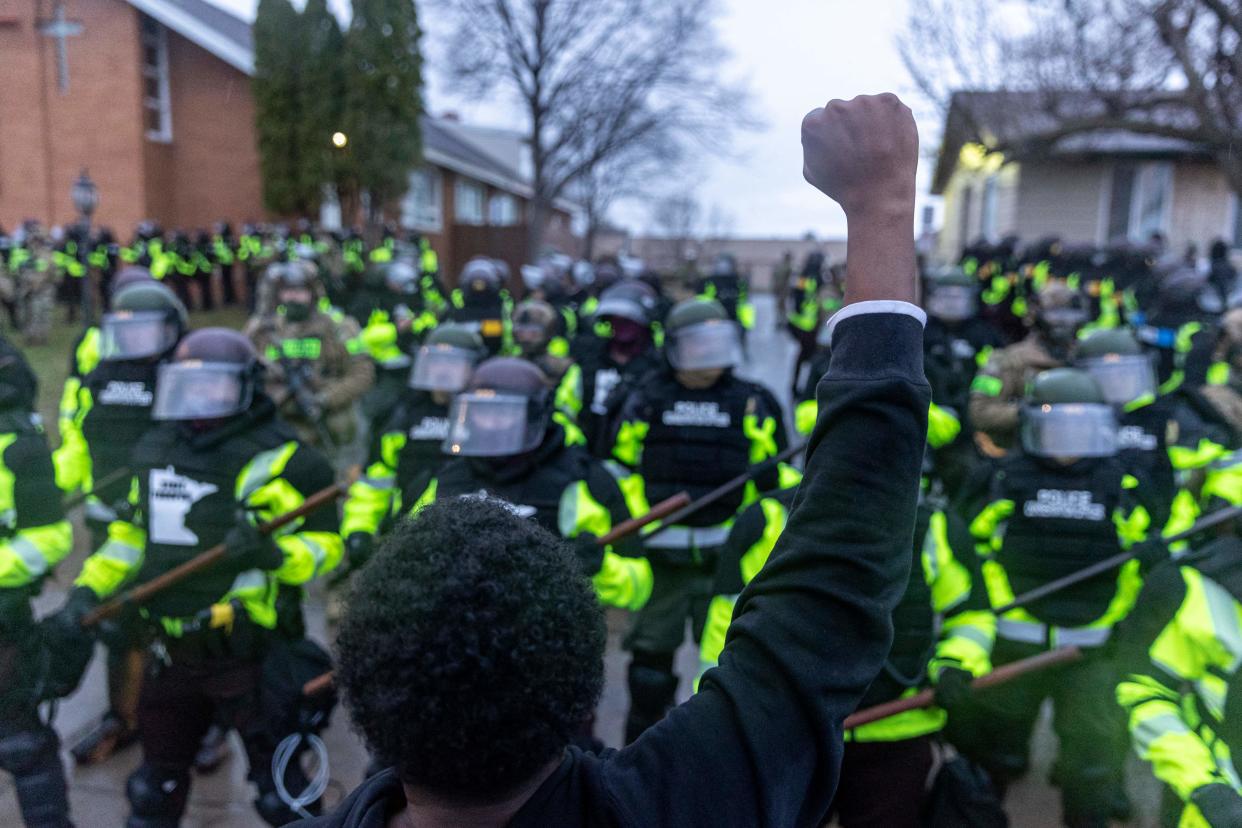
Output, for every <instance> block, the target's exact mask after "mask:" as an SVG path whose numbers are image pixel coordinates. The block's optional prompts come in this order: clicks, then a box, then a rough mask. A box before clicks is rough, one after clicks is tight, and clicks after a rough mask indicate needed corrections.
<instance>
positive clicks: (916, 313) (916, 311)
mask: <svg viewBox="0 0 1242 828" xmlns="http://www.w3.org/2000/svg"><path fill="white" fill-rule="evenodd" d="M864 313H904V314H905V315H906V316H913V317H914V318H915V319H917V320H918V321H919V324H920V325H923V326H926V325H927V314H926V313H925V312H924V311H923V309H922V308H920V307H919V306H918V305H912V304H910V303H909V302H901V301H898V300H896V299H872V300H870V301H867V302H851V303H850V304H848V305H846V306H845V307H843V308H841V310H839V311H837V312H836V313H834V314H833V315H832V318H831V319H829V320H828V342H829V344H830V345H831V343H832V338H833V336H835V335H836V332H837V323H839V322H841V321H842V320H843V319H849V318H850V317H851V316H862V315H863V314H864Z"/></svg>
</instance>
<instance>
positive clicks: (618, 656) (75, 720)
mask: <svg viewBox="0 0 1242 828" xmlns="http://www.w3.org/2000/svg"><path fill="white" fill-rule="evenodd" d="M757 310H758V323H757V326H756V332H755V333H753V334H752V336H751V337H750V339H749V342H748V348H747V350H748V364H747V366H746V369H745V371H744V372H743V373H744V374H745V375H747V376H749V377H750V378H752V379H756V380H757V381H760V382H763V383H765V384H766V385H768V386H769V387H770V388H771V389H772V390H773V391H774V392H776V393H777V394H778V395H779V396H780V398H781V399H783V400H785V401H786V402H788V397H789V385H790V370H791V366H792V363H793V357H794V346H793V343H792V342H791V341H790V339H789V338H788V337H787V336H785V335H783V334H782V333H780V332H779V331H777V330H776V329H775V328H774V325H773V323H774V319H775V307H774V303H773V302H772V300H771V299H770V298H768V297H759V298H758V300H757ZM84 554H85V550H82V549H79V550H78V552H77V554H75V555H74V556H73V557H72V558H71V559H70V561H68V562H66V563H65V564H62V566H61V567H60V573H59V576H58V581H57V583H54V584H49V585H48V588H47V589H46V590H45V592H44V594H43V596H42V597H41V598H40V600H39V602H38V608H39V610H40V611H41V612H47V611H49V610H50V609H52V608H54V607H56V606H58V605H59V603H60V601H61V600H62V599H63V596H64V584H65V583H66V582H67V581H68V580H69V578H71V577H72V573H75V572H76V571H77V570H78V566H79V564H80V562H81V560H82V557H83V555H84ZM323 606H324V604H323V600H322V597H321V596H320V595H318V594H313V595H312V596H311V597H310V600H309V601H308V621H309V623H310V627H311V634H312V636H314V637H316V638H318V639H319V640H321V641H326V640H327V638H326V635H325V625H324V618H323V616H324V613H323ZM626 623H627V620H626V618H625V617H624V613H620V612H613V613H610V615H609V632H610V634H609V642H608V650H607V655H606V659H605V663H606V668H607V683H606V686H605V689H604V695H603V698H602V700H601V702H600V707H599V711H598V716H597V735H598V736H599V737H600V738H601V739H603V741H604V742H605V743H606V744H608V745H611V746H619V744H620V742H621V737H622V731H623V723H624V718H625V710H626V706H627V696H626V690H625V667H626V662H627V657H626V656H625V654H624V653H623V652H622V651H621V648H620V640H621V637H622V635H623V634H624V630H625V626H626ZM697 663H698V658H697V653H696V651H695V649H694V648H693V646H691V645H690V644H689V643H687V645H686V646H684V647H683V648H682V651H681V652H680V654H679V659H678V664H679V670H680V672H681V674H682V675H683V676H690V675H692V674H693V672H694V670H695V669H696V668H697ZM103 674H104V671H103V663H102V658H96V659H95V661H94V662H93V664H92V666H91V669H90V671H89V672H88V674H87V677H86V679H85V681H84V682H83V685H82V687H81V688H80V689H79V690H78V692H77V693H75V694H74V695H73V696H71V697H69V698H67V699H65V700H63V701H62V702H61V703H60V704H59V706H58V709H57V714H56V729H57V731H59V732H60V733H61V735H62V740H63V742H64V743H65V744H66V745H69V744H72V743H73V742H74V741H75V740H76V739H77V738H79V737H80V736H81V735H82V734H83V733H84V732H86V731H87V730H88V729H89V728H90V727H91V725H92V724H93V723H94V722H96V721H97V720H98V717H99V716H100V715H101V714H102V712H103V711H104V709H105V707H106V691H105V687H104V675H103ZM681 694H682V697H683V698H684V697H686V696H688V695H689V685H688V683H687V682H685V681H683V683H682V687H681ZM231 738H232V739H233V746H232V747H233V749H232V751H231V758H230V759H229V760H228V761H227V762H226V763H225V764H224V765H223V766H222V767H221V768H220V769H219V770H217V771H216V772H215V773H213V774H211V775H209V776H204V777H198V778H196V779H195V780H194V787H193V791H192V793H191V797H190V806H189V810H188V813H187V815H186V818H185V820H184V823H183V825H184V826H185V828H248V827H249V826H257V825H262V822H261V821H260V820H259V819H258V817H257V816H255V815H254V812H253V811H252V809H251V807H250V802H251V799H252V797H253V792H252V789H251V788H250V786H249V784H248V783H247V782H246V779H245V774H246V768H245V760H244V754H243V753H242V750H241V745H240V743H239V742H237V741H236V737H235V736H233V737H231ZM324 739H325V742H326V743H327V746H328V749H329V752H330V755H331V759H332V772H331V780H332V781H331V783H330V785H329V788H328V791H327V794H326V795H325V800H326V802H327V803H328V804H333V803H336V802H338V801H340V799H341V798H342V797H343V796H344V795H345V794H346V793H348V791H350V790H351V789H352V788H353V787H354V786H355V785H357V784H358V782H360V781H361V779H362V776H363V770H364V768H365V767H366V763H367V758H366V752H365V750H364V748H363V746H362V744H361V742H360V741H359V739H358V738H357V736H356V735H355V734H354V733H352V732H351V730H350V729H349V726H348V723H347V720H346V716H345V714H344V712H343V711H341V710H338V711H337V713H336V715H335V717H334V719H333V721H332V725H331V727H330V728H329V729H328V730H327V731H326V732H325V734H324ZM1034 753H1035V766H1034V769H1033V770H1032V772H1031V773H1030V774H1029V775H1028V777H1027V778H1026V779H1025V780H1024V781H1023V782H1021V783H1019V784H1018V785H1016V786H1014V788H1013V789H1012V790H1011V792H1010V796H1009V799H1008V801H1007V803H1006V805H1007V809H1008V811H1009V813H1010V816H1011V818H1012V820H1013V824H1014V825H1015V826H1019V827H1020V828H1037V826H1053V825H1057V824H1058V823H1059V819H1058V815H1059V812H1060V806H1059V801H1058V797H1057V793H1056V791H1055V790H1054V789H1053V788H1051V787H1050V786H1049V785H1048V784H1047V782H1046V779H1047V773H1048V768H1049V766H1050V764H1051V762H1052V758H1053V756H1054V754H1055V740H1054V739H1053V737H1052V734H1051V731H1050V728H1049V727H1048V724H1047V717H1046V716H1045V721H1044V722H1043V723H1042V724H1041V727H1040V731H1039V734H1038V737H1037V740H1036V745H1035V751H1034ZM66 761H67V767H68V768H69V785H70V791H71V797H72V804H73V815H74V819H75V821H76V822H77V824H78V826H79V828H110V826H121V825H123V824H124V821H125V815H126V813H127V804H126V801H125V794H124V791H125V779H126V777H127V776H128V775H129V773H130V772H131V771H132V770H133V769H134V768H135V767H137V765H138V763H139V761H140V752H139V750H138V748H137V747H133V748H130V749H128V750H126V751H124V752H123V753H121V754H119V755H118V756H116V757H114V758H113V759H111V760H110V761H109V762H107V763H105V764H104V765H102V766H100V767H90V768H73V767H72V764H71V762H70V761H69V760H68V759H67V760H66ZM1131 764H1132V767H1131V774H1130V776H1131V789H1132V796H1133V797H1134V800H1135V802H1136V805H1137V806H1138V807H1137V809H1136V810H1137V811H1138V812H1139V813H1140V814H1141V816H1140V817H1139V818H1138V819H1136V820H1135V821H1134V822H1131V823H1129V824H1130V825H1135V826H1143V828H1154V826H1155V825H1156V821H1155V819H1154V817H1153V816H1151V815H1152V814H1154V813H1155V811H1156V803H1157V798H1158V789H1157V787H1156V785H1155V783H1154V782H1153V780H1152V779H1151V776H1150V774H1149V773H1148V772H1147V770H1146V769H1145V768H1144V767H1143V766H1142V765H1141V764H1140V763H1139V762H1138V761H1137V760H1134V761H1132V763H1131ZM20 824H21V822H20V817H19V816H18V812H17V805H16V800H15V798H14V796H13V790H12V785H11V783H10V781H9V779H8V778H7V777H6V776H3V775H2V774H0V826H6V828H7V826H20Z"/></svg>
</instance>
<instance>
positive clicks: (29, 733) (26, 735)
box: [0, 726, 57, 777]
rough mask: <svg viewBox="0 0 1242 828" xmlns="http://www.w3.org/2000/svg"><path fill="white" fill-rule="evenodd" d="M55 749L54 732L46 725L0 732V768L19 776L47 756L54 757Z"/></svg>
mask: <svg viewBox="0 0 1242 828" xmlns="http://www.w3.org/2000/svg"><path fill="white" fill-rule="evenodd" d="M56 750H57V746H56V734H55V733H54V732H53V731H52V730H51V729H50V728H47V727H43V726H40V727H32V728H28V729H20V730H14V731H12V732H9V733H3V734H0V769H3V770H6V771H8V772H9V773H11V774H13V776H15V777H20V776H21V775H22V774H23V773H26V772H28V771H30V770H32V769H34V768H36V767H39V766H40V765H41V764H42V763H43V762H44V761H46V758H47V757H48V756H51V757H56Z"/></svg>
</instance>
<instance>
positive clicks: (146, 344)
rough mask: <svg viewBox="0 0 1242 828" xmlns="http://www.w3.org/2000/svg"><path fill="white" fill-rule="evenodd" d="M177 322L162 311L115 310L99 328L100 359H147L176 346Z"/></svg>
mask: <svg viewBox="0 0 1242 828" xmlns="http://www.w3.org/2000/svg"><path fill="white" fill-rule="evenodd" d="M179 333H180V330H179V327H178V325H177V323H176V322H175V321H174V320H173V319H172V317H171V315H170V314H168V313H165V312H164V311H115V312H113V313H107V314H104V317H103V321H102V322H101V323H100V327H99V358H100V359H103V360H124V359H146V358H148V357H154V356H159V355H160V354H163V353H166V352H167V351H168V350H169V349H171V348H172V347H173V346H174V345H176V344H177V336H178V334H179Z"/></svg>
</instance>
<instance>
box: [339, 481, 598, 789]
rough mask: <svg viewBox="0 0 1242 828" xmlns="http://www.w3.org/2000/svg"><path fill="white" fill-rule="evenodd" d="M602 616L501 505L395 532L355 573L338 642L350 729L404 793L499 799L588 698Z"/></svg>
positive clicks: (542, 533)
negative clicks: (392, 772)
mask: <svg viewBox="0 0 1242 828" xmlns="http://www.w3.org/2000/svg"><path fill="white" fill-rule="evenodd" d="M605 637H606V636H605V630H604V617H603V611H602V609H601V608H600V606H599V604H598V602H597V601H596V599H595V595H594V593H593V591H592V589H591V585H590V582H589V581H588V580H587V579H586V578H584V577H583V575H582V570H581V567H580V566H579V565H578V563H577V561H576V560H575V558H574V557H573V553H572V552H571V551H570V549H569V547H568V546H567V545H566V544H565V543H564V542H563V541H562V540H561V539H560V538H558V537H556V536H555V535H552V534H551V533H549V532H548V531H547V530H545V529H543V528H541V527H539V526H538V525H537V524H536V523H535V522H534V521H530V520H526V519H523V518H521V517H519V516H518V515H517V514H515V513H514V512H513V511H512V509H511V508H510V507H508V506H507V505H505V504H503V503H501V502H500V501H496V500H490V499H485V498H481V497H478V496H467V497H458V498H452V499H448V500H444V501H438V502H436V503H433V504H431V505H430V506H427V507H426V508H424V509H423V510H421V511H420V512H419V513H418V514H417V515H416V516H415V517H413V518H411V519H407V520H404V521H402V522H401V523H400V524H399V525H398V526H397V527H396V528H395V530H394V531H393V532H392V533H391V535H390V536H389V537H388V538H387V539H386V540H385V541H384V543H383V544H382V546H381V548H380V550H379V552H378V553H377V554H376V556H375V558H374V559H372V560H371V561H370V562H368V563H367V565H366V566H365V567H364V568H363V569H362V571H361V572H360V574H359V576H358V577H357V578H356V579H355V583H354V585H353V588H352V590H351V592H350V597H349V600H348V605H347V609H346V611H345V614H344V617H343V619H342V621H341V627H340V635H339V636H338V638H337V642H336V649H337V670H336V675H337V684H338V686H339V687H340V688H341V689H342V691H343V692H344V697H345V704H346V706H347V708H348V709H349V711H350V715H351V717H352V719H353V722H354V727H355V728H356V729H357V730H358V731H359V732H360V733H361V734H362V736H363V738H364V739H365V740H366V742H367V744H368V746H369V747H370V749H371V751H372V752H373V753H374V754H375V756H376V757H377V758H378V759H380V760H381V761H382V762H384V763H385V764H387V765H393V766H395V767H396V768H397V772H398V774H399V775H400V777H401V779H402V781H403V782H405V783H406V784H409V785H413V786H418V787H422V788H426V789H427V790H430V791H433V792H435V793H437V794H439V795H442V796H445V797H450V798H452V799H455V800H457V801H461V802H488V801H493V800H495V799H498V798H500V797H503V796H504V795H505V794H506V793H507V792H509V791H512V790H513V789H515V788H517V787H518V786H519V785H521V784H523V783H525V782H528V781H529V780H530V779H531V777H532V776H533V775H534V774H535V773H536V772H537V771H538V770H539V769H540V768H542V767H543V766H545V765H546V764H547V763H548V762H550V761H552V760H554V759H555V758H556V757H557V756H559V755H560V753H561V752H562V751H563V750H564V749H565V747H566V746H567V745H568V744H569V742H570V739H571V737H572V736H573V735H574V733H575V732H576V731H577V729H578V728H580V727H581V725H582V724H583V722H585V721H586V720H587V719H588V718H589V716H590V715H591V713H592V711H593V710H594V709H595V706H596V704H597V703H598V701H599V695H600V691H601V690H602V688H603V682H604V667H603V653H604V643H605Z"/></svg>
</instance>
